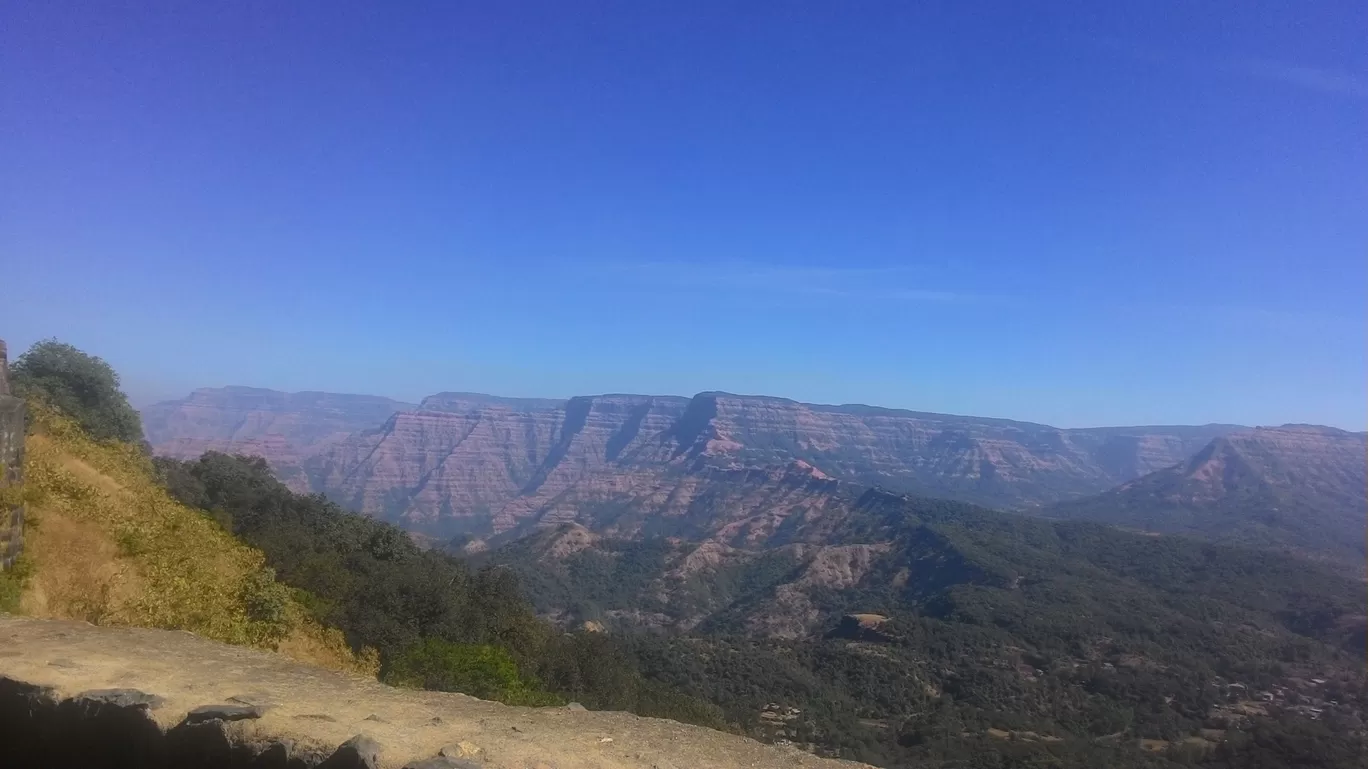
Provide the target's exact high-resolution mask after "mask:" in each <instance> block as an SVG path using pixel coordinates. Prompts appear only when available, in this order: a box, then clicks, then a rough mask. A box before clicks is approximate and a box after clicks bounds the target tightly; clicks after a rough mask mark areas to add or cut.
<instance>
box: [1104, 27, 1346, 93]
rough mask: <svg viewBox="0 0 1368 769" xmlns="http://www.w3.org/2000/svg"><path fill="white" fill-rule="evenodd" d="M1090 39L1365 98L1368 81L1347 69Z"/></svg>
mask: <svg viewBox="0 0 1368 769" xmlns="http://www.w3.org/2000/svg"><path fill="white" fill-rule="evenodd" d="M1090 41H1091V42H1092V43H1093V44H1094V45H1097V46H1099V47H1101V48H1104V49H1106V50H1108V51H1111V52H1113V53H1119V54H1121V55H1123V56H1126V57H1128V58H1132V59H1138V60H1141V61H1148V62H1152V63H1155V64H1162V65H1165V66H1170V67H1181V68H1184V69H1190V70H1199V71H1219V72H1228V73H1231V74H1236V75H1242V76H1246V77H1252V78H1257V79H1260V80H1264V81H1268V82H1273V83H1279V84H1282V85H1287V86H1292V87H1294V88H1299V89H1301V90H1304V91H1314V92H1317V93H1323V94H1330V95H1332V96H1347V97H1350V98H1355V99H1365V98H1368V81H1365V80H1363V79H1362V78H1359V77H1356V76H1354V75H1352V74H1349V73H1346V72H1339V71H1335V70H1330V69H1322V68H1319V67H1309V66H1306V65H1302V64H1291V63H1289V62H1283V61H1275V60H1272V59H1263V58H1257V57H1248V56H1193V55H1190V54H1182V53H1176V52H1174V51H1168V50H1163V49H1159V48H1151V47H1148V46H1145V45H1140V44H1137V43H1133V42H1130V41H1127V40H1121V39H1117V38H1107V37H1095V38H1091V39H1090Z"/></svg>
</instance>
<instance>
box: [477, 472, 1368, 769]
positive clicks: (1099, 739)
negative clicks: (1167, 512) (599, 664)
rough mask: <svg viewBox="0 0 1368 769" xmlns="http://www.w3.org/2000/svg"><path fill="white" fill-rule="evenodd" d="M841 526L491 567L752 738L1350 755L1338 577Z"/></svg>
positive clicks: (913, 514)
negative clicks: (777, 539)
mask: <svg viewBox="0 0 1368 769" xmlns="http://www.w3.org/2000/svg"><path fill="white" fill-rule="evenodd" d="M828 514H830V511H828ZM781 528H782V527H781ZM835 531H836V532H838V533H835V534H833V535H832V536H831V537H829V538H828V539H827V540H826V544H823V545H812V544H805V543H802V542H801V540H802V538H803V537H802V534H801V529H799V530H797V531H796V532H793V533H792V537H793V539H794V540H799V541H792V540H791V541H789V542H788V543H786V544H778V545H776V546H772V547H761V548H751V549H748V548H745V547H732V546H724V545H722V544H721V543H719V542H717V541H715V540H714V541H711V542H706V543H703V544H701V545H700V544H698V543H690V542H687V541H684V540H680V539H663V538H648V539H645V540H637V541H625V540H620V539H614V538H611V537H608V536H602V535H597V534H595V533H594V532H591V531H589V530H587V529H583V528H579V527H563V528H561V529H558V530H555V531H553V532H546V533H543V534H541V535H539V536H534V537H531V538H527V539H524V540H520V541H517V542H513V543H511V544H509V545H507V546H505V547H504V548H501V549H499V550H496V551H494V552H492V553H489V554H486V555H484V556H482V558H485V559H488V560H490V561H493V562H503V563H508V564H509V565H510V566H512V567H513V568H515V569H517V570H518V571H519V572H520V574H522V576H523V581H524V584H525V585H526V586H527V589H528V591H529V594H530V595H531V597H532V599H533V601H534V602H535V603H537V605H538V608H539V609H540V610H541V611H543V612H545V613H547V614H548V615H551V616H556V617H558V618H560V619H561V620H562V621H564V622H566V623H569V624H579V623H582V622H586V621H587V622H593V623H599V624H602V625H605V626H606V627H608V628H609V629H610V630H611V631H613V632H615V633H618V634H620V635H622V636H623V637H624V638H628V639H633V640H632V643H633V646H634V649H635V653H636V655H637V657H638V658H639V659H641V660H642V669H643V671H644V672H645V673H646V674H647V675H648V676H651V677H655V678H657V679H659V680H661V681H665V682H668V683H670V684H672V685H674V686H676V687H678V688H680V689H682V690H683V691H686V692H689V693H691V694H694V695H696V696H699V697H701V698H705V699H709V700H711V701H713V702H715V703H717V704H719V705H720V706H722V707H723V709H724V712H725V713H726V715H727V717H728V718H729V719H731V720H733V721H735V722H737V723H739V724H741V725H742V727H743V728H744V729H745V730H746V731H748V732H749V733H751V734H755V735H757V736H768V737H771V738H776V739H788V740H793V741H796V742H800V743H803V744H807V745H810V746H812V747H813V748H814V749H819V750H831V751H835V752H837V753H838V754H839V755H842V756H845V757H850V758H858V759H860V760H865V761H870V762H872V763H876V764H881V765H888V766H922V765H927V764H928V763H929V764H931V765H939V764H944V765H947V766H949V765H959V764H958V763H956V762H959V761H964V760H969V761H971V762H974V763H972V765H975V766H977V765H985V766H995V765H1023V762H1024V764H1026V765H1038V764H1039V762H1044V763H1045V764H1047V765H1048V764H1055V765H1064V766H1080V767H1081V766H1096V765H1106V766H1131V765H1134V766H1140V765H1150V764H1153V765H1164V764H1166V763H1174V762H1176V763H1194V762H1195V763H1200V764H1203V765H1212V766H1226V765H1235V766H1238V765H1267V766H1279V765H1296V764H1297V763H1298V762H1301V761H1303V760H1309V759H1314V761H1315V762H1316V763H1317V765H1325V766H1332V765H1342V766H1351V765H1355V764H1354V763H1353V761H1351V760H1350V759H1351V758H1352V757H1356V756H1357V755H1358V752H1357V751H1358V748H1359V746H1360V745H1361V741H1362V738H1363V732H1362V729H1363V723H1362V721H1361V720H1360V719H1361V712H1362V711H1361V708H1362V705H1363V703H1364V699H1363V698H1364V696H1365V690H1364V667H1363V651H1364V622H1365V618H1364V605H1365V604H1364V598H1365V592H1364V585H1363V583H1362V582H1360V581H1357V580H1355V579H1353V578H1350V577H1346V576H1344V575H1342V574H1341V573H1339V572H1338V571H1336V570H1335V569H1332V568H1328V567H1323V566H1317V565H1314V564H1311V563H1307V562H1305V561H1301V560H1299V559H1296V558H1293V557H1289V556H1285V555H1277V554H1270V553H1266V552H1259V551H1254V550H1244V549H1239V548H1232V547H1224V546H1215V545H1205V544H1202V543H1199V542H1195V541H1190V540H1185V539H1181V538H1170V537H1146V536H1142V535H1137V534H1130V533H1126V532H1122V531H1118V530H1115V529H1110V528H1107V527H1104V526H1101V525H1097V524H1089V523H1064V522H1047V521H1041V520H1036V519H1029V518H1023V517H1018V516H1011V515H1006V514H1001V513H995V512H993V511H988V510H983V509H980V508H974V507H972V506H968V505H962V504H957V503H947V502H941V501H934V500H921V499H917V498H904V497H901V496H898V495H892V494H884V493H879V492H870V493H867V494H865V495H863V496H862V497H860V498H859V499H858V501H857V502H855V503H854V504H852V505H851V506H850V509H849V510H848V511H846V513H845V515H844V517H843V518H842V519H841V523H840V526H839V528H837V529H835ZM1271 746H1272V747H1271ZM1279 751H1282V754H1280V753H1279ZM1354 760H1356V759H1354ZM1337 761H1338V762H1339V763H1338V764H1336V763H1335V762H1337ZM982 762H988V763H982ZM1282 762H1285V763H1282Z"/></svg>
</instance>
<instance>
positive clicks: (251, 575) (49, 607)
mask: <svg viewBox="0 0 1368 769" xmlns="http://www.w3.org/2000/svg"><path fill="white" fill-rule="evenodd" d="M30 419H31V421H32V424H33V427H32V430H31V434H30V435H29V437H28V439H27V440H26V442H25V459H24V484H23V498H24V501H25V502H26V504H27V505H28V509H29V521H30V524H29V526H28V530H27V531H26V536H25V557H26V561H27V564H26V570H27V572H28V576H27V579H26V580H25V585H24V589H23V592H22V594H21V596H20V600H19V608H20V611H21V612H22V613H24V614H28V615H31V616H36V617H49V618H65V619H80V620H85V621H87V622H91V623H93V624H97V625H130V626H138V627H151V628H162V629H168V630H188V631H190V632H192V633H196V634H198V635H202V636H205V637H207V638H212V639H215V640H218V641H224V642H227V643H231V644H238V645H243V646H253V647H256V648H261V649H271V650H275V651H279V652H281V653H282V654H285V655H288V656H290V657H293V658H295V659H297V660H300V661H302V662H308V663H312V664H316V665H321V666H324V667H329V668H333V669H337V670H347V671H350V672H354V673H361V674H365V675H370V676H374V675H375V674H376V672H377V668H378V663H377V658H376V656H375V654H374V653H373V652H369V651H368V652H367V653H365V654H361V655H356V654H353V653H352V651H351V650H350V648H348V646H347V644H346V641H345V639H344V638H343V636H342V634H341V633H340V632H339V631H338V630H336V629H333V628H327V627H323V626H322V625H319V624H318V623H317V622H316V621H314V620H313V619H311V618H310V617H309V616H308V615H307V613H306V612H305V610H304V609H303V607H302V606H301V605H300V604H299V603H298V601H296V600H295V598H294V596H293V594H292V593H291V591H290V589H289V588H288V587H286V586H285V585H282V584H280V583H278V582H276V580H275V576H274V573H273V572H272V571H271V570H270V569H269V568H267V567H266V565H265V558H264V557H263V556H262V554H261V552H259V551H257V550H255V549H253V548H250V547H247V546H246V545H244V544H242V543H241V542H239V541H238V540H237V539H235V538H234V537H233V536H232V535H231V534H229V533H228V532H226V531H224V530H223V529H222V528H221V527H220V526H219V524H218V523H217V522H215V521H213V520H212V519H210V518H209V517H207V516H205V515H204V514H202V513H200V512H197V511H195V510H192V509H190V508H188V507H185V506H184V505H181V504H180V503H178V502H176V501H175V500H173V499H172V498H171V497H170V496H169V495H168V494H167V493H166V492H165V490H163V489H162V488H161V487H160V486H159V485H158V484H157V482H156V481H155V477H156V476H155V471H154V469H153V466H152V463H151V461H150V460H149V459H148V457H147V456H145V455H144V454H143V453H142V452H141V451H140V450H139V449H138V448H137V447H135V446H131V445H128V444H123V443H117V442H101V441H95V440H92V439H91V438H90V437H89V436H87V435H86V434H85V433H83V432H82V431H81V429H80V428H79V427H78V426H77V425H76V424H75V423H74V422H72V421H71V420H70V419H67V418H65V417H63V416H62V415H60V414H58V413H56V412H54V411H53V410H51V409H49V408H45V407H43V406H42V405H41V404H30Z"/></svg>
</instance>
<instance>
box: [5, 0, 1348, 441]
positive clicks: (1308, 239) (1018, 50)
mask: <svg viewBox="0 0 1368 769" xmlns="http://www.w3.org/2000/svg"><path fill="white" fill-rule="evenodd" d="M1365 30H1368V5H1365V4H1364V3H1363V2H1362V0H1346V1H1345V2H1305V0H1295V1H1293V2H1286V3H1274V2H1250V1H1249V0H1236V1H1232V2H1200V3H1194V2H1188V1H1186V0H1185V1H1182V2H1155V1H1154V0H1144V1H1143V2H1142V1H1141V0H1134V1H1132V2H1098V1H1097V0H1083V1H1081V2H1074V3H1064V2H1041V3H1037V2H1030V3H1023V2H999V3H987V2H961V1H955V2H943V3H936V2H918V3H911V2H834V1H832V2H825V3H798V2H780V3H759V2H745V3H736V2H721V3H707V2H668V3H667V2H647V1H644V0H630V1H624V2H614V3H608V2H575V1H574V0H554V2H545V3H533V2H516V1H515V2H480V3H456V2H432V3H418V2H399V3H394V2H375V3H354V2H333V1H330V2H316V3H304V2H242V1H235V2H191V3H187V2H168V3H155V2H137V3H117V2H98V3H91V2H81V3H62V2H36V1H27V2H25V1H20V2H9V3H5V4H4V5H3V9H0V337H3V338H5V339H7V340H8V341H9V342H10V345H11V348H18V349H12V354H15V353H17V352H18V351H19V350H22V349H23V348H24V347H26V346H27V345H28V344H30V343H31V342H33V341H34V340H36V339H40V338H44V337H48V336H56V337H58V338H61V339H63V340H65V341H70V342H72V343H74V344H76V345H78V346H80V347H82V348H84V349H87V350H89V351H91V352H95V353H97V354H100V355H102V356H104V357H105V358H107V359H108V360H109V361H110V362H111V363H113V364H114V365H115V366H116V368H118V369H119V370H120V371H121V372H122V373H123V375H124V379H125V383H126V385H127V388H128V389H129V391H130V392H131V393H132V394H133V396H134V397H135V399H137V400H140V401H146V400H148V399H150V398H155V397H170V396H176V395H180V394H182V393H183V392H185V391H187V390H189V389H190V388H192V387H197V386H216V385H223V384H230V383H236V384H252V385H259V386H266V387H274V388H280V389H287V390H298V389H323V390H333V391H342V392H366V393H378V394H387V395H393V396H399V397H405V398H418V397H421V396H422V395H424V394H428V393H431V392H435V391H438V390H475V391H486V392H494V393H500V394H507V395H546V396H565V395H571V394H585V393H595V392H605V391H618V392H622V391H626V392H649V393H677V394H690V393H692V392H695V391H699V390H705V389H723V390H729V391H733V392H747V393H765V394H772V395H783V396H788V397H792V398H797V399H800V400H808V401H818V402H838V403H839V402H864V403H874V404H879V405H885V406H895V407H907V408H917V409H924V410H932V411H948V412H957V413H971V414H981V415H992V416H1005V417H1014V418H1019V419H1029V420H1036V421H1043V422H1049V423H1053V424H1058V425H1064V426H1074V425H1095V424H1117V423H1156V422H1159V423H1170V422H1207V421H1229V422H1241V423H1261V424H1263V423H1282V422H1289V421H1306V422H1318V423H1328V424H1334V425H1339V426H1342V427H1349V428H1352V429H1359V430H1361V429H1363V428H1364V426H1365V421H1368V415H1366V414H1365V409H1366V408H1368V393H1366V392H1365V380H1366V379H1368V373H1366V372H1365V349H1368V339H1366V338H1365V312H1366V310H1365V293H1366V292H1368V35H1365V34H1364V31H1365Z"/></svg>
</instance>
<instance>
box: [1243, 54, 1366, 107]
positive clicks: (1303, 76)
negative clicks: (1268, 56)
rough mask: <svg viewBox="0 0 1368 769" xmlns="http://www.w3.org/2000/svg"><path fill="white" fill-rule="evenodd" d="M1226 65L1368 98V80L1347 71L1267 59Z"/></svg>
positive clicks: (1303, 85)
mask: <svg viewBox="0 0 1368 769" xmlns="http://www.w3.org/2000/svg"><path fill="white" fill-rule="evenodd" d="M1226 66H1227V67H1228V68H1229V69H1232V70H1235V71H1237V72H1245V73H1248V74H1250V75H1254V76H1255V77H1261V78H1264V79H1265V80H1273V81H1276V82H1279V83H1285V84H1287V85H1291V86H1296V87H1297V88H1302V89H1305V90H1308V91H1320V92H1321V93H1328V94H1335V95H1338V96H1352V97H1355V98H1359V99H1368V82H1365V81H1363V80H1360V79H1358V78H1355V77H1354V76H1353V75H1349V74H1345V73H1343V72H1334V71H1331V70H1327V69H1317V68H1316V67H1304V66H1300V65H1297V64H1287V63H1284V62H1279V61H1268V60H1265V59H1231V60H1229V61H1228V62H1226Z"/></svg>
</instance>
